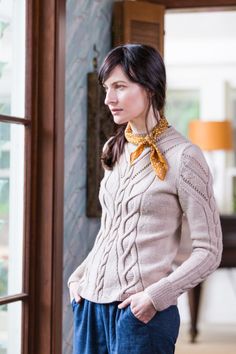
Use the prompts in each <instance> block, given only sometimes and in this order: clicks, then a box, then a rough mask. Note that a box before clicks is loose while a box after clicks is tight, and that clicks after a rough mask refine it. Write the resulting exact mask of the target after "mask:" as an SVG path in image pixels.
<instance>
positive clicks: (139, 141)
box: [125, 116, 168, 180]
mask: <svg viewBox="0 0 236 354" xmlns="http://www.w3.org/2000/svg"><path fill="white" fill-rule="evenodd" d="M167 128H168V122H167V120H166V118H165V117H164V116H162V117H161V119H160V121H159V122H158V123H157V125H155V127H154V128H153V129H152V131H151V133H150V135H146V136H139V135H135V134H133V132H132V128H131V126H130V123H128V124H127V127H126V129H125V137H126V139H127V141H128V142H130V143H132V144H135V145H138V147H137V149H136V150H135V151H134V152H132V153H131V154H130V163H131V164H132V163H133V161H134V160H135V159H136V158H137V157H138V156H139V155H140V154H141V153H142V152H143V150H144V148H145V147H148V146H150V148H151V152H150V161H151V164H152V167H153V169H154V171H155V172H156V175H157V176H158V177H159V178H160V179H161V180H164V179H165V176H166V173H167V170H168V164H167V162H166V160H165V158H164V156H163V155H162V154H161V152H160V150H159V149H158V147H157V145H156V139H157V137H158V136H159V135H161V134H162V133H163V132H164V131H165V130H166V129H167Z"/></svg>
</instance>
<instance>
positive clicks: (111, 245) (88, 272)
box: [68, 127, 222, 310]
mask: <svg viewBox="0 0 236 354" xmlns="http://www.w3.org/2000/svg"><path fill="white" fill-rule="evenodd" d="M157 146H158V148H159V149H160V151H161V153H162V154H163V155H164V156H165V158H166V160H167V162H168V166H169V169H168V172H167V175H166V178H165V180H164V181H161V180H159V179H158V178H157V176H156V175H155V172H154V171H153V169H152V166H151V164H150V159H149V152H150V148H149V147H147V148H145V149H144V151H143V152H142V154H141V155H140V156H139V157H138V158H137V159H136V160H135V161H134V162H133V165H130V163H129V161H130V153H131V152H132V151H134V150H135V148H136V145H133V144H131V143H126V144H125V149H124V152H123V154H122V155H121V157H120V159H119V161H117V162H116V164H115V166H114V167H113V169H112V170H111V171H110V170H105V174H104V178H103V179H102V181H101V185H100V191H99V201H100V203H101V206H102V217H101V227H100V230H99V232H98V235H97V238H96V241H95V244H94V247H93V249H92V250H91V251H90V253H89V255H88V256H87V258H86V259H85V261H84V262H83V263H82V264H81V265H80V266H79V267H78V268H77V269H76V270H75V271H74V273H73V274H72V275H71V276H70V278H69V281H68V284H69V283H70V282H77V283H78V293H79V294H80V295H81V296H82V297H84V298H86V299H88V300H91V301H94V302H99V303H108V302H112V301H123V300H124V299H125V298H127V297H128V296H130V295H131V294H134V293H136V292H139V291H145V292H146V293H147V294H148V295H149V296H150V298H151V300H152V302H153V304H154V306H155V308H156V309H157V310H163V309H165V308H167V307H168V306H170V305H172V304H176V302H177V298H178V296H179V295H180V294H182V293H183V292H185V291H187V290H189V289H190V288H192V287H194V286H195V285H197V284H198V283H199V282H201V281H202V280H203V279H205V278H206V277H207V276H208V275H209V274H210V273H211V272H213V271H214V270H215V269H216V268H217V266H218V265H219V263H220V259H221V252H222V235H221V227H220V220H219V213H218V210H217V207H216V202H215V199H214V195H213V189H212V176H211V173H210V171H209V168H208V165H207V163H206V161H205V158H204V156H203V154H202V152H201V150H200V149H199V148H198V147H197V146H195V145H193V144H191V143H190V142H189V141H188V140H187V139H186V138H184V137H183V136H182V135H181V134H180V133H178V132H177V131H176V130H175V129H174V128H173V127H170V128H168V129H167V130H166V131H165V132H164V133H163V134H162V135H161V136H159V137H158V138H157ZM183 213H184V214H185V215H186V218H187V221H188V224H189V229H190V236H191V239H192V254H191V256H190V257H189V258H188V259H187V260H186V261H185V262H183V263H182V264H181V265H180V266H179V267H178V268H177V269H175V270H173V260H174V258H175V256H176V253H177V250H178V245H179V241H180V236H181V235H180V233H181V222H182V216H183Z"/></svg>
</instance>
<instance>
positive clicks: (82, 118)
mask: <svg viewBox="0 0 236 354" xmlns="http://www.w3.org/2000/svg"><path fill="white" fill-rule="evenodd" d="M113 1H114V0H67V9H66V10H67V18H66V21H67V26H66V31H67V33H66V101H65V102H66V108H65V195H64V208H65V209H64V282H63V354H71V353H72V333H73V332H72V331H73V330H72V311H71V305H70V301H69V295H68V289H67V285H66V283H67V279H68V277H69V275H70V274H71V272H72V271H73V270H74V269H75V268H76V267H77V266H78V265H79V264H80V263H81V262H82V260H83V259H84V258H85V256H86V255H87V253H88V252H89V250H90V248H91V246H92V245H93V242H94V238H95V236H96V234H97V232H98V229H99V226H100V221H99V219H96V218H89V219H88V218H87V217H86V216H85V208H86V199H85V198H86V134H87V73H88V72H89V71H92V70H93V66H92V58H93V45H94V44H96V46H97V49H98V51H99V53H100V55H99V64H101V61H102V60H103V58H104V55H105V54H106V53H107V52H108V50H109V49H110V46H111V15H112V5H113Z"/></svg>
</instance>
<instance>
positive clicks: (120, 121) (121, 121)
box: [113, 116, 129, 125]
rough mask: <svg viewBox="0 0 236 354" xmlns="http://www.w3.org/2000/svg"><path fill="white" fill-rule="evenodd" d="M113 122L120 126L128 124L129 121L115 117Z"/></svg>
mask: <svg viewBox="0 0 236 354" xmlns="http://www.w3.org/2000/svg"><path fill="white" fill-rule="evenodd" d="M113 120H114V122H115V123H116V124H118V125H122V124H127V123H128V122H129V120H128V119H124V118H123V119H121V118H119V117H116V116H113Z"/></svg>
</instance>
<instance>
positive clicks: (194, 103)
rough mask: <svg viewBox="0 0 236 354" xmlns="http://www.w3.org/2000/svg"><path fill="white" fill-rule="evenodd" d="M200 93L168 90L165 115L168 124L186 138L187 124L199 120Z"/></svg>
mask: <svg viewBox="0 0 236 354" xmlns="http://www.w3.org/2000/svg"><path fill="white" fill-rule="evenodd" d="M199 96H200V93H199V91H197V90H168V91H167V99H166V110H165V115H166V117H167V119H168V121H169V123H170V124H172V125H173V126H174V127H175V128H176V129H177V130H178V131H179V132H181V133H182V134H183V135H185V136H186V137H187V136H188V124H189V122H190V121H191V120H193V119H198V118H199V111H200V97H199Z"/></svg>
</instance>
